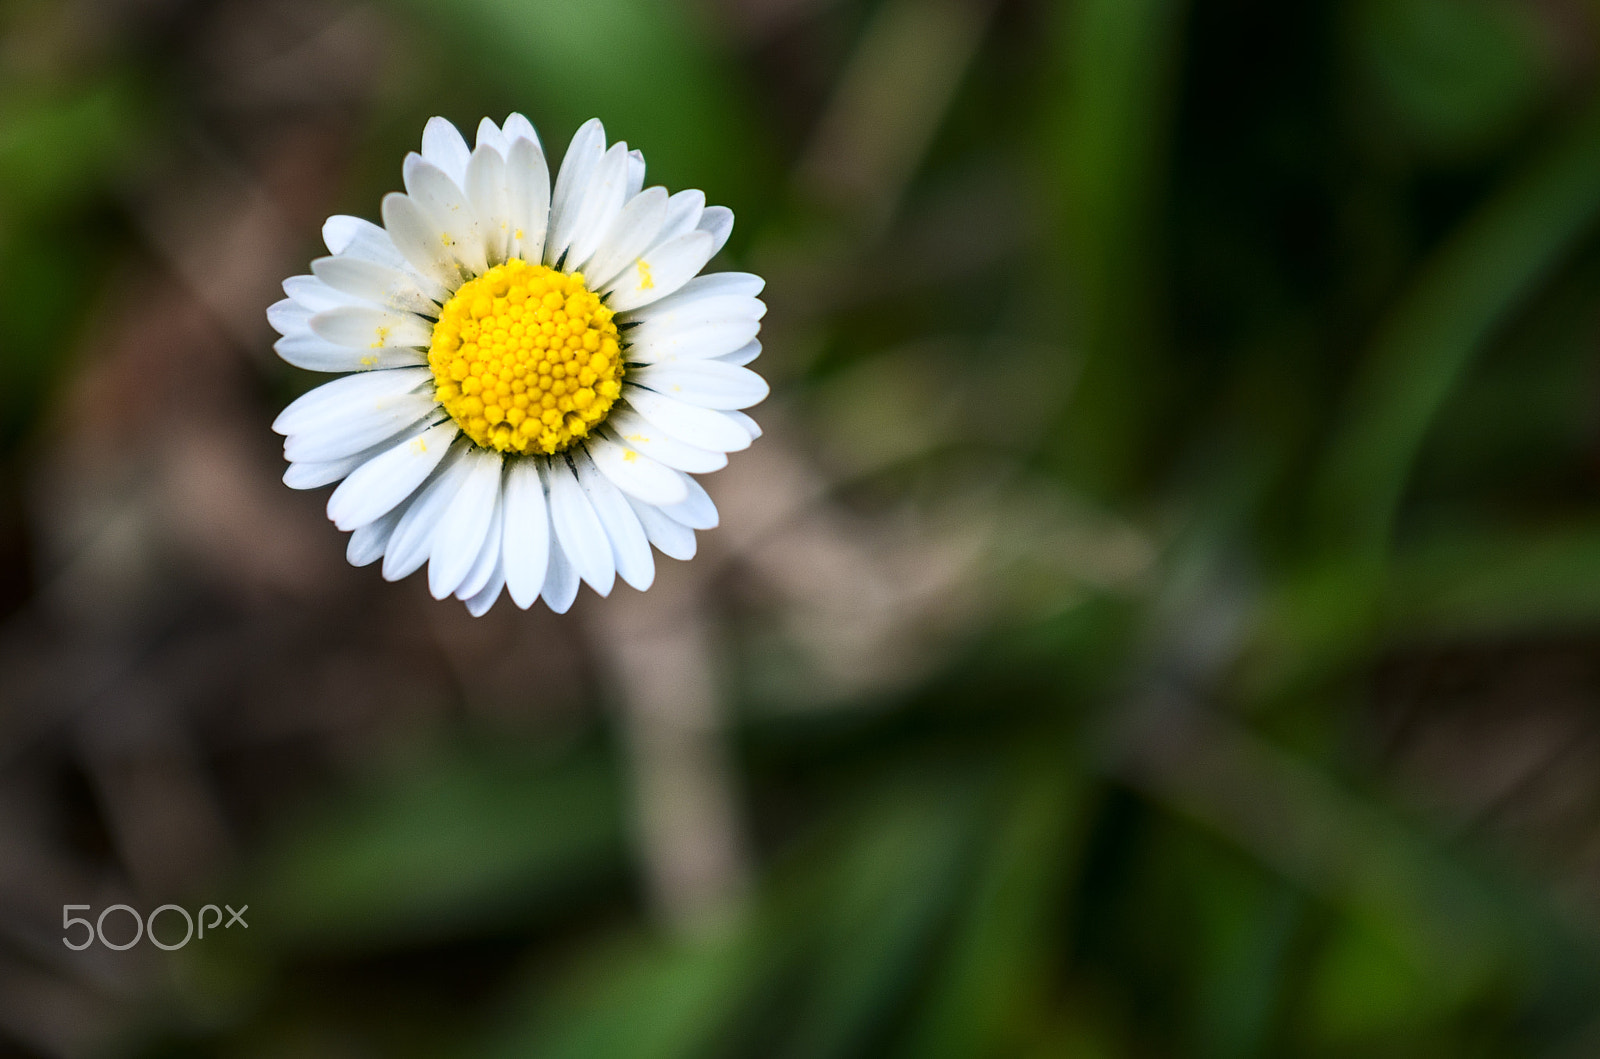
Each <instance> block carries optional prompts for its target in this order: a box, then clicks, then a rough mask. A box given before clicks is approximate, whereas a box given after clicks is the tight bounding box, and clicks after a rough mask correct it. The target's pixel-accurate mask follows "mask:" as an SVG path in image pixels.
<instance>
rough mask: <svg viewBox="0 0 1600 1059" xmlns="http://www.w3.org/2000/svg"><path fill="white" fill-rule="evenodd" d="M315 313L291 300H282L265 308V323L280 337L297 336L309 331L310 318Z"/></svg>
mask: <svg viewBox="0 0 1600 1059" xmlns="http://www.w3.org/2000/svg"><path fill="white" fill-rule="evenodd" d="M315 315H316V313H314V312H312V311H311V310H310V309H307V308H306V307H305V306H304V305H301V304H300V303H299V302H297V301H295V300H294V299H293V298H284V299H283V300H281V301H275V302H273V303H272V304H271V305H269V306H267V323H269V324H271V325H272V329H273V330H274V331H276V332H278V334H280V335H299V334H304V333H305V332H307V331H309V330H311V318H312V317H313V316H315Z"/></svg>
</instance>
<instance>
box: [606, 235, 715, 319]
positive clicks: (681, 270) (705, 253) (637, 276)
mask: <svg viewBox="0 0 1600 1059" xmlns="http://www.w3.org/2000/svg"><path fill="white" fill-rule="evenodd" d="M709 260H711V236H709V235H707V234H706V233H705V232H690V233H689V234H687V235H680V236H678V238H676V239H672V240H669V241H667V242H665V243H661V244H659V245H657V246H655V247H653V248H651V249H650V250H648V251H646V252H645V253H644V254H643V255H642V256H641V257H640V258H639V259H638V260H637V261H636V262H635V263H634V267H633V268H625V269H623V270H622V273H621V275H620V276H619V277H618V278H617V279H616V280H614V281H613V282H612V283H611V284H610V285H609V292H608V294H607V296H606V304H607V305H609V306H610V307H611V309H612V311H613V312H619V313H621V312H627V311H628V310H629V309H637V308H639V307H640V306H641V305H648V304H650V303H651V302H653V301H656V300H658V299H661V298H665V297H666V296H667V295H669V294H671V293H672V292H673V291H675V290H677V289H678V288H679V287H681V286H683V285H684V284H685V283H688V282H689V281H690V280H691V279H693V278H694V276H695V273H697V272H699V271H700V270H701V269H702V268H704V267H705V264H706V262H707V261H709Z"/></svg>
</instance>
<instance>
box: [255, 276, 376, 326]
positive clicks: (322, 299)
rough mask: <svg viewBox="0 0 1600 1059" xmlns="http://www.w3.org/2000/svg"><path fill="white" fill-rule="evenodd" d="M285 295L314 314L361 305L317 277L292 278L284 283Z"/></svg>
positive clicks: (355, 299) (357, 300) (356, 300)
mask: <svg viewBox="0 0 1600 1059" xmlns="http://www.w3.org/2000/svg"><path fill="white" fill-rule="evenodd" d="M283 293H285V294H287V295H288V296H289V297H290V298H291V299H293V300H294V302H295V304H297V305H299V306H301V307H303V308H306V309H309V310H311V311H312V312H314V313H320V312H321V311H322V310H324V309H337V308H338V307H339V306H341V305H355V304H358V303H359V299H357V298H352V297H351V296H350V295H349V294H346V293H345V292H344V291H341V290H334V289H333V288H332V287H330V286H328V285H327V284H326V283H324V282H323V281H322V280H321V279H319V278H318V277H316V276H290V277H289V278H288V279H286V280H284V281H283ZM268 313H269V315H270V313H271V310H268ZM279 333H280V334H281V333H282V332H279Z"/></svg>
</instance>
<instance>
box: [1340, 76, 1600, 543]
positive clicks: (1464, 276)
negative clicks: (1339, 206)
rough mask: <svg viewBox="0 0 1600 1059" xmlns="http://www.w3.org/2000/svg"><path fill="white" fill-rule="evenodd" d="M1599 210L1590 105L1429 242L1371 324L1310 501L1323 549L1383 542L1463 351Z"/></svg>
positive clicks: (1517, 302)
mask: <svg viewBox="0 0 1600 1059" xmlns="http://www.w3.org/2000/svg"><path fill="white" fill-rule="evenodd" d="M1597 214H1600V107H1591V108H1590V109H1588V110H1587V111H1586V112H1585V113H1584V114H1583V116H1582V117H1581V118H1580V119H1579V120H1578V121H1577V122H1575V124H1574V125H1573V126H1572V128H1570V129H1569V130H1568V131H1567V132H1566V133H1565V135H1563V136H1562V137H1561V138H1560V139H1559V140H1558V141H1557V142H1556V143H1555V144H1554V145H1552V146H1551V147H1550V148H1549V149H1547V150H1546V151H1545V152H1544V153H1543V154H1542V155H1541V156H1539V157H1537V158H1535V159H1534V160H1533V161H1532V162H1531V163H1530V164H1529V165H1528V166H1527V167H1526V168H1525V169H1524V170H1523V171H1522V172H1521V173H1520V174H1518V175H1517V176H1516V177H1515V178H1513V179H1512V180H1511V181H1510V182H1509V183H1508V184H1507V185H1506V187H1505V188H1504V189H1503V190H1502V191H1500V193H1499V194H1497V195H1495V196H1494V197H1493V198H1491V199H1490V200H1489V201H1488V202H1486V203H1484V205H1483V206H1482V207H1481V208H1480V209H1479V210H1478V212H1477V213H1476V214H1475V215H1473V216H1472V217H1471V218H1469V219H1468V220H1467V221H1466V222H1465V223H1464V224H1463V225H1462V226H1461V227H1460V229H1459V230H1458V231H1457V232H1456V233H1455V234H1454V235H1453V236H1452V237H1451V238H1450V239H1449V240H1448V241H1447V242H1446V243H1445V244H1444V245H1443V246H1442V247H1441V248H1440V249H1439V251H1438V252H1437V253H1436V254H1435V255H1434V256H1433V258H1432V260H1430V261H1429V262H1428V263H1427V264H1426V265H1424V266H1423V268H1422V271H1421V273H1420V274H1419V275H1418V276H1417V278H1416V280H1415V281H1414V282H1413V284H1412V285H1411V288H1410V290H1408V291H1406V292H1405V293H1403V294H1402V295H1401V296H1400V299H1399V301H1398V304H1396V306H1395V307H1394V309H1393V310H1392V311H1391V312H1390V314H1389V316H1388V318H1387V319H1386V320H1385V321H1384V322H1383V324H1382V325H1381V326H1380V328H1379V331H1378V334H1377V336H1376V338H1375V339H1374V341H1373V344H1372V347H1371V349H1370V351H1369V352H1368V354H1367V359H1366V363H1365V365H1364V366H1363V368H1362V370H1361V372H1360V374H1359V375H1358V377H1357V378H1356V380H1355V384H1354V386H1353V389H1352V391H1351V395H1350V399H1349V403H1348V406H1347V408H1346V411H1345V413H1344V421H1343V423H1342V424H1341V426H1340V428H1339V430H1338V433H1337V435H1336V436H1335V438H1334V441H1333V443H1332V447H1331V449H1330V451H1329V453H1328V456H1327V462H1326V466H1325V468H1324V471H1323V475H1322V480H1321V482H1320V484H1319V492H1318V494H1317V500H1316V505H1317V506H1316V513H1315V514H1316V521H1317V525H1318V527H1319V530H1321V531H1324V532H1325V534H1326V539H1325V541H1324V543H1325V544H1327V545H1328V546H1330V547H1334V548H1343V547H1351V546H1353V547H1355V548H1357V549H1359V550H1360V551H1361V552H1362V553H1363V554H1367V555H1375V554H1379V553H1381V552H1382V551H1383V549H1385V548H1386V547H1387V546H1388V543H1389V538H1390V535H1391V533H1392V530H1393V523H1394V518H1395V512H1396V509H1397V507H1398V506H1399V503H1400V500H1401V497H1402V494H1403V492H1404V489H1405V485H1406V480H1407V478H1408V477H1409V475H1410V472H1411V467H1412V464H1413V463H1414V462H1415V459H1416V455H1417V451H1418V449H1419V448H1420V447H1421V444H1422V441H1423V438H1424V437H1425V436H1426V434H1427V431H1428V427H1429V425H1430V424H1431V423H1432V422H1433V420H1434V417H1435V415H1436V414H1437V413H1438V411H1439V408H1440V406H1441V405H1443V404H1444V402H1445V401H1446V400H1447V399H1448V397H1449V395H1450V393H1451V391H1452V389H1453V388H1454V387H1455V385H1456V383H1457V382H1458V381H1459V380H1460V378H1461V377H1462V375H1463V374H1464V373H1465V372H1467V371H1468V370H1469V369H1470V367H1471V365H1472V362H1473V359H1474V358H1475V357H1476V356H1477V355H1478V354H1479V353H1481V352H1482V351H1483V349H1484V347H1485V346H1486V345H1487V344H1488V343H1489V342H1490V341H1491V340H1492V339H1493V338H1494V337H1495V335H1496V334H1497V332H1498V331H1499V329H1500V328H1501V327H1503V326H1504V325H1505V324H1506V322H1507V321H1508V320H1509V319H1510V318H1511V316H1512V315H1513V314H1514V313H1515V312H1516V311H1517V310H1518V309H1519V308H1520V307H1521V306H1522V305H1523V304H1524V303H1525V302H1526V300H1527V299H1528V297H1529V296H1530V295H1531V294H1532V293H1533V292H1534V291H1535V290H1537V289H1538V286H1539V284H1540V283H1541V282H1542V281H1543V280H1544V279H1545V277H1546V276H1547V275H1548V274H1549V273H1550V271H1551V270H1552V269H1553V268H1554V267H1555V266H1556V265H1557V264H1558V263H1559V262H1560V261H1561V259H1562V257H1563V256H1564V255H1565V254H1566V253H1567V252H1568V251H1569V250H1570V249H1571V248H1572V246H1573V244H1574V243H1576V242H1577V241H1578V240H1579V239H1580V238H1582V237H1583V236H1584V235H1586V234H1587V233H1588V231H1589V230H1590V228H1591V227H1592V225H1593V224H1594V221H1595V218H1596V215H1597Z"/></svg>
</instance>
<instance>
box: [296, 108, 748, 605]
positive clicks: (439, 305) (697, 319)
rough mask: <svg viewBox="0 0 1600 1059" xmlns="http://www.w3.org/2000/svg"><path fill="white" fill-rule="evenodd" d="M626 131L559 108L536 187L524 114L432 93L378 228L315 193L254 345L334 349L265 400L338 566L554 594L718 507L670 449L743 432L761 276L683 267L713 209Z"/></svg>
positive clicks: (720, 217)
mask: <svg viewBox="0 0 1600 1059" xmlns="http://www.w3.org/2000/svg"><path fill="white" fill-rule="evenodd" d="M644 173H645V165H644V156H643V155H641V154H640V153H639V152H638V151H629V150H628V146H627V144H625V143H616V144H610V145H608V144H607V142H606V134H605V129H604V128H603V127H602V126H601V124H600V122H599V121H591V122H589V123H588V124H586V125H584V126H583V127H582V128H581V129H579V130H578V132H577V134H576V135H575V136H574V137H573V138H572V144H571V145H570V146H569V147H568V148H567V154H566V157H565V158H564V159H563V160H562V162H561V168H560V172H559V174H558V175H557V176H556V178H555V182H554V186H552V184H551V180H550V170H549V167H548V166H547V165H546V163H545V155H544V149H543V148H542V146H541V145H540V142H539V137H538V135H537V134H536V133H535V132H534V129H533V126H532V125H531V124H530V123H529V122H528V120H527V119H526V118H524V117H523V116H522V115H520V114H513V115H511V116H510V117H509V118H507V119H506V122H505V124H504V125H503V126H498V125H496V124H495V123H494V122H492V121H490V120H489V119H487V118H485V119H484V120H483V122H482V123H481V124H480V125H479V126H478V136H477V145H476V147H473V148H469V147H468V146H467V143H466V140H465V139H463V137H462V136H461V134H460V132H458V131H457V130H456V128H455V126H453V125H451V124H450V123H449V122H448V121H446V120H444V119H443V118H434V119H432V120H431V121H429V122H428V125H427V128H426V129H425V130H424V131H423V134H422V153H421V154H416V153H412V154H409V155H407V156H406V160H405V168H404V177H405V188H406V190H405V193H404V194H402V193H399V192H395V193H393V194H390V195H388V196H387V197H386V198H384V200H383V225H382V226H381V227H380V226H378V225H376V224H372V223H370V222H368V221H364V220H361V219H360V218H357V217H344V216H337V217H331V218H329V219H328V222H327V224H326V225H324V226H323V230H322V234H323V239H324V241H325V242H326V243H327V245H328V252H329V254H330V255H331V256H329V257H323V258H318V259H317V260H315V261H313V262H312V263H311V273H312V274H311V275H309V276H294V277H292V278H290V279H288V280H285V281H284V284H283V287H284V291H285V293H287V294H288V298H286V299H285V300H283V301H280V302H278V303H277V304H275V305H273V306H272V307H271V308H270V309H268V310H267V318H268V319H269V320H270V321H271V323H272V326H273V327H274V328H275V329H276V330H277V331H278V332H279V334H281V335H282V336H283V337H282V338H281V339H279V340H278V342H277V345H276V347H275V348H276V349H277V351H278V355H279V356H280V357H282V358H283V359H284V360H286V361H288V362H289V363H290V364H293V365H295V366H297V367H301V368H306V369H309V370H311V371H324V372H338V373H342V374H341V377H340V378H337V379H334V380H333V381H332V382H328V383H325V384H323V385H321V386H318V387H317V388H316V389H314V390H312V391H310V392H309V393H307V394H306V395H305V396H303V397H301V398H300V399H299V400H297V401H295V402H294V403H293V404H291V405H289V407H288V408H286V409H284V411H283V414H282V415H280V416H278V418H277V420H276V421H275V422H274V423H273V429H274V430H275V431H277V432H278V433H280V434H283V435H284V436H285V440H284V446H283V451H284V456H285V457H287V458H288V460H289V461H290V462H289V469H288V471H287V473H285V474H284V476H283V480H284V482H285V483H287V484H288V485H289V486H291V487H292V488H295V489H314V488H317V487H318V486H323V485H329V484H331V483H333V482H339V483H340V484H339V486H338V488H337V489H335V490H334V491H333V495H332V496H331V497H330V498H329V500H328V517H329V518H330V519H332V520H333V523H334V525H335V526H337V527H339V529H341V530H346V531H350V534H351V535H350V544H349V548H348V550H347V555H348V557H349V559H350V562H351V563H352V564H354V565H356V566H365V565H367V564H369V563H373V562H377V561H378V560H379V559H382V560H383V576H384V577H385V578H387V579H388V580H390V581H395V580H398V579H400V578H402V577H406V576H408V575H409V574H412V573H414V572H416V571H417V570H419V569H421V568H422V567H423V565H426V566H427V568H428V587H429V589H430V590H431V591H432V592H433V595H434V597H435V598H438V599H443V598H444V597H446V596H450V595H454V596H456V597H457V598H459V599H461V600H464V601H465V602H466V604H467V609H468V610H470V611H471V612H472V613H473V614H475V615H476V614H483V613H485V612H486V611H488V609H489V608H490V607H491V606H493V605H494V602H495V600H497V599H498V598H499V597H500V594H501V592H502V591H506V592H508V593H509V594H510V596H511V599H512V600H513V601H514V602H515V603H516V604H517V606H519V607H523V608H526V607H529V606H531V605H532V604H533V602H534V600H536V599H539V598H541V597H543V599H544V601H545V603H546V604H547V605H548V606H549V607H550V609H551V610H554V611H556V612H557V613H563V612H565V611H566V610H567V608H569V607H570V606H571V605H572V601H573V599H574V598H575V597H576V596H577V593H578V583H579V582H580V581H583V582H586V583H587V584H588V585H589V586H590V587H591V588H593V589H594V590H595V591H596V592H598V593H599V594H600V595H602V596H604V595H607V594H608V593H609V592H610V591H611V588H612V586H613V584H614V583H615V581H616V579H617V578H618V577H620V578H622V580H624V581H626V582H627V583H628V584H630V585H632V586H633V587H635V588H637V589H640V590H643V589H646V588H648V587H649V586H650V584H651V582H652V581H653V580H654V578H655V559H654V556H653V553H652V552H651V546H652V545H653V546H654V547H655V548H656V549H657V550H659V551H660V552H661V553H662V554H664V555H668V556H671V557H673V558H675V559H688V558H691V557H692V556H693V555H694V551H695V536H694V531H695V530H704V529H710V528H711V527H713V526H715V525H716V524H717V511H716V508H715V507H714V506H713V505H712V503H711V500H710V498H709V497H708V496H707V495H706V492H705V490H704V489H703V488H701V486H700V485H699V483H698V482H696V481H695V480H694V478H692V477H690V475H692V474H704V473H706V472H709V471H715V470H717V469H719V468H721V467H723V466H725V465H726V464H727V461H728V458H727V455H726V454H727V453H729V452H734V451H737V450H739V449H743V448H746V447H747V446H749V444H750V442H751V441H752V440H754V439H755V438H756V437H758V436H760V433H761V431H760V428H759V427H757V426H756V424H755V421H754V420H752V419H751V418H750V417H749V416H747V415H745V414H744V413H743V412H742V411H740V409H743V408H747V407H749V406H751V405H754V404H756V403H757V402H759V401H760V400H762V398H764V397H765V396H766V395H767V385H766V383H765V382H764V381H762V379H761V377H760V376H759V375H757V374H756V373H755V372H753V371H750V370H749V369H748V368H746V367H745V365H746V364H748V363H749V362H750V361H752V360H754V359H755V358H756V356H757V354H759V353H760V352H761V343H760V342H758V341H757V340H756V335H757V333H758V331H759V330H760V327H761V317H762V315H763V314H764V313H765V312H766V307H765V306H764V305H763V304H762V302H761V301H760V299H759V298H758V297H757V295H759V294H760V293H761V289H762V286H763V281H762V280H761V279H760V278H759V277H757V276H753V275H750V274H748V273H742V272H718V273H711V274H707V275H700V270H701V269H702V268H704V267H705V265H706V263H707V262H708V261H710V260H711V258H712V257H713V256H714V255H715V254H716V253H717V251H718V250H720V249H721V248H722V245H723V244H724V243H725V242H727V239H728V235H729V233H730V232H731V231H732V229H733V214H732V213H731V212H730V211H729V210H727V209H725V208H724V207H721V206H707V205H706V201H705V195H704V194H702V193H701V192H699V191H680V192H678V193H677V194H675V195H668V193H667V191H666V189H665V188H661V187H651V188H646V187H644Z"/></svg>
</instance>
